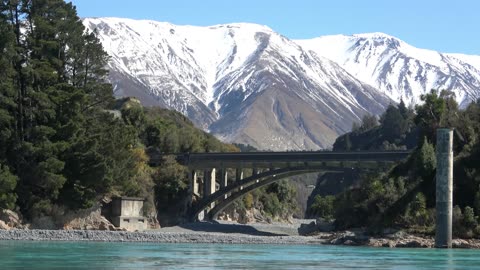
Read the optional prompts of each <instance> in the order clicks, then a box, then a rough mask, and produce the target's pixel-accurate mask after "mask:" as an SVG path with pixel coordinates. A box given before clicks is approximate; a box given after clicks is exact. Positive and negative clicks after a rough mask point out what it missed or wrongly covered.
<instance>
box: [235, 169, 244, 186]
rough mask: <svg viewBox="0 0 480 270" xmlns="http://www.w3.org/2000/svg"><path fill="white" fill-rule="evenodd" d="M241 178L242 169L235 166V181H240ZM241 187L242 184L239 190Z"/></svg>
mask: <svg viewBox="0 0 480 270" xmlns="http://www.w3.org/2000/svg"><path fill="white" fill-rule="evenodd" d="M242 179H243V169H242V168H237V169H236V170H235V181H236V182H238V181H242ZM242 189H243V186H240V190H242Z"/></svg>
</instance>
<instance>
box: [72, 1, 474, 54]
mask: <svg viewBox="0 0 480 270" xmlns="http://www.w3.org/2000/svg"><path fill="white" fill-rule="evenodd" d="M73 3H74V4H75V5H76V6H77V12H78V14H79V16H80V17H125V18H132V19H150V20H157V21H167V22H171V23H173V24H180V25H184V24H189V25H199V26H207V25H214V24H222V23H231V22H251V23H258V24H264V25H267V26H269V27H271V28H272V29H274V30H275V31H277V32H279V33H281V34H283V35H285V36H287V37H289V38H292V39H303V38H313V37H318V36H321V35H330V34H355V33H367V32H384V33H387V34H390V35H393V36H396V37H398V38H400V39H402V40H404V41H406V42H408V43H410V44H411V45H413V46H416V47H419V48H427V49H433V50H438V51H441V52H458V53H465V54H477V55H480V1H478V0H456V1H447V0H401V1H391V0H329V1H324V0H292V1H291V0H288V1H287V0H236V1H229V0H223V1H222V0H135V1H132V0H128V1H127V0H73Z"/></svg>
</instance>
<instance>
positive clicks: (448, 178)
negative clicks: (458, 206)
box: [435, 128, 453, 248]
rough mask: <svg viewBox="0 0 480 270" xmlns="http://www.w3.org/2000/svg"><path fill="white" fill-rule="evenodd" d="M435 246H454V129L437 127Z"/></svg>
mask: <svg viewBox="0 0 480 270" xmlns="http://www.w3.org/2000/svg"><path fill="white" fill-rule="evenodd" d="M436 152H437V153H436V155H437V175H436V209H435V211H436V215H437V218H436V230H435V247H437V248H451V247H452V206H453V130H452V129H449V128H441V129H437V146H436Z"/></svg>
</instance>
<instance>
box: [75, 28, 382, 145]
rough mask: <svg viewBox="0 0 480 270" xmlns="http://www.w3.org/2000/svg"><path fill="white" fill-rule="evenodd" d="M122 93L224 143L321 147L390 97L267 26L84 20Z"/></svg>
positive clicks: (118, 90)
mask: <svg viewBox="0 0 480 270" xmlns="http://www.w3.org/2000/svg"><path fill="white" fill-rule="evenodd" d="M84 25H85V26H86V27H87V28H88V29H90V30H91V31H96V32H97V33H98V37H99V39H100V40H101V42H102V44H103V46H104V48H105V50H106V51H107V53H108V54H109V55H110V56H111V60H110V63H109V66H110V80H111V82H112V84H113V85H114V90H115V93H116V95H118V96H136V97H138V98H139V99H140V100H141V101H142V102H143V103H144V104H145V105H158V106H163V107H168V108H172V109H176V110H178V111H180V112H182V113H183V114H185V115H187V116H188V117H189V118H190V119H192V120H193V121H194V123H196V124H197V125H198V126H200V127H202V128H204V129H206V130H209V131H211V132H213V133H214V134H216V135H218V136H220V137H221V138H223V139H225V140H227V141H235V142H241V143H249V144H251V145H253V146H256V147H260V148H263V149H272V150H285V149H319V148H326V147H329V146H331V144H332V143H333V141H334V140H335V138H336V137H337V136H338V135H339V134H342V133H345V132H347V131H349V130H350V128H351V126H352V122H354V121H355V122H358V121H359V120H360V119H361V117H362V116H363V115H364V114H366V113H373V114H379V113H381V112H383V111H384V109H385V107H386V105H388V104H389V102H390V101H391V100H390V99H389V98H388V97H387V96H386V95H384V94H381V93H379V91H378V90H377V89H375V88H373V87H371V86H370V85H368V84H365V83H364V82H361V81H359V80H358V79H356V78H355V77H353V76H352V75H351V74H349V73H348V72H346V71H345V70H344V69H343V68H341V67H340V66H339V65H337V64H336V63H334V62H332V61H330V60H328V59H327V58H323V57H321V56H318V55H317V54H315V53H312V52H309V51H305V50H304V49H302V47H300V46H299V45H298V44H297V43H295V42H293V41H291V40H289V39H287V38H286V37H284V36H281V35H279V34H277V33H275V32H274V31H273V30H271V29H270V28H268V27H266V26H261V25H256V24H248V23H237V24H226V25H216V26H211V27H196V26H177V25H172V24H169V23H163V22H155V21H138V20H130V19H119V18H88V19H84Z"/></svg>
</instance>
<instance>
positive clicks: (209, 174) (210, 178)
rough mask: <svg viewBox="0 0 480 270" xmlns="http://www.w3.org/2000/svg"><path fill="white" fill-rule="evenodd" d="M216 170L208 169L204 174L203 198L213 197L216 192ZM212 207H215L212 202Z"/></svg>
mask: <svg viewBox="0 0 480 270" xmlns="http://www.w3.org/2000/svg"><path fill="white" fill-rule="evenodd" d="M215 174H216V171H215V168H213V169H207V170H205V171H204V173H203V178H204V182H205V183H204V185H203V197H207V196H208V195H212V194H213V193H215V191H216V187H215V183H216V181H215ZM210 207H211V208H213V207H215V203H214V202H212V203H211V204H210Z"/></svg>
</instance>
